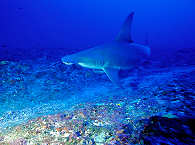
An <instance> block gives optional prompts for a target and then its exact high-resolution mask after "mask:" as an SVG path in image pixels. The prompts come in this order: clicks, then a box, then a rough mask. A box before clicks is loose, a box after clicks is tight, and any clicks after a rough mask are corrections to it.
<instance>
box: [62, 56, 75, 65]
mask: <svg viewBox="0 0 195 145" xmlns="http://www.w3.org/2000/svg"><path fill="white" fill-rule="evenodd" d="M61 60H62V62H63V63H64V64H66V65H72V64H75V63H76V61H75V59H74V57H73V55H67V56H64V57H62V59H61Z"/></svg>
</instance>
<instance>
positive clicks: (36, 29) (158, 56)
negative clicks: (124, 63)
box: [0, 0, 195, 144]
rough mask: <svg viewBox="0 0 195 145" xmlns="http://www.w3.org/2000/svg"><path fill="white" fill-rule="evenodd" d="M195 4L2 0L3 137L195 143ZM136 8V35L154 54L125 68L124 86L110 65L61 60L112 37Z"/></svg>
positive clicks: (187, 0) (0, 140)
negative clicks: (101, 67) (100, 68)
mask: <svg viewBox="0 0 195 145" xmlns="http://www.w3.org/2000/svg"><path fill="white" fill-rule="evenodd" d="M194 7H195V1H193V0H172V1H169V0H164V1H161V0H155V1H154V0H148V1H146V0H142V1H141V0H140V1H135V0H132V1H129V0H123V1H111V0H107V1H103V0H94V1H89V0H82V1H81V0H72V1H63V0H58V1H44V0H42V1H38V0H35V1H25V0H18V1H14V0H10V1H1V2H0V17H1V21H0V22H1V23H0V144H13V143H16V144H38V143H39V144H44V143H50V144H52V143H56V144H163V143H164V144H193V143H194V141H195V138H194V136H195V135H194V133H195V131H194V128H193V121H194V111H195V108H194V106H195V104H194V102H195V98H194V97H195V95H194V94H195V92H194V90H195V88H194V86H195V77H194V76H195V42H194V38H195V28H194V25H195V19H194V17H195V9H194ZM131 12H134V13H135V14H134V19H133V23H132V39H133V41H134V42H136V43H139V44H143V45H144V44H145V43H146V41H148V43H149V44H148V45H149V47H150V48H151V57H150V58H149V59H148V60H147V61H146V62H145V63H144V64H142V65H141V66H140V68H139V69H137V68H136V69H129V70H123V69H121V70H120V71H119V76H120V83H121V84H122V86H123V88H119V87H116V86H115V85H114V84H113V83H112V82H111V81H110V80H109V78H108V77H107V76H106V74H105V73H104V72H103V73H102V72H97V71H95V70H94V69H89V68H85V67H82V66H79V65H71V66H69V65H65V64H63V63H62V61H61V58H62V57H64V56H66V55H69V54H73V53H77V52H80V51H81V50H86V49H88V48H91V47H94V46H96V45H100V44H104V43H106V42H110V41H112V40H115V39H116V36H117V35H118V33H119V31H120V30H121V26H122V24H123V23H124V20H125V19H126V17H127V16H128V15H129V14H130V13H131ZM113 49H114V48H113ZM64 112H65V113H64ZM157 124H160V126H158V125H157ZM172 124H175V125H172ZM65 128H66V129H65ZM168 128H170V130H169V129H168ZM30 130H31V131H30ZM45 132H46V133H45Z"/></svg>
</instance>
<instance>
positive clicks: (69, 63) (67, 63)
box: [63, 62, 73, 65]
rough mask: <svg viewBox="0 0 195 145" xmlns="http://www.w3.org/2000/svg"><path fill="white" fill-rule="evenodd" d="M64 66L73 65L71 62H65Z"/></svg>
mask: <svg viewBox="0 0 195 145" xmlns="http://www.w3.org/2000/svg"><path fill="white" fill-rule="evenodd" d="M63 63H64V64H66V65H72V64H73V63H71V62H63Z"/></svg>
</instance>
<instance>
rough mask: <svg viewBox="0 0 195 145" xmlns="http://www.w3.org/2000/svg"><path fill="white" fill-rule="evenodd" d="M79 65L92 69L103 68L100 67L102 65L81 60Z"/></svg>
mask: <svg viewBox="0 0 195 145" xmlns="http://www.w3.org/2000/svg"><path fill="white" fill-rule="evenodd" d="M78 65H80V66H82V67H86V68H90V69H102V67H100V66H96V65H92V64H87V63H83V62H79V63H78Z"/></svg>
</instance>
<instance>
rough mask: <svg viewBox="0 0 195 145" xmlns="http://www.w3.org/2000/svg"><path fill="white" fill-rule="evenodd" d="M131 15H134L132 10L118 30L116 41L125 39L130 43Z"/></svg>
mask: <svg viewBox="0 0 195 145" xmlns="http://www.w3.org/2000/svg"><path fill="white" fill-rule="evenodd" d="M133 16H134V12H132V13H131V14H130V15H129V16H128V17H127V19H126V20H125V22H124V24H123V26H122V28H121V31H120V32H119V35H118V37H117V39H116V40H118V41H127V42H130V43H132V42H133V40H132V38H131V25H132V21H133Z"/></svg>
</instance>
